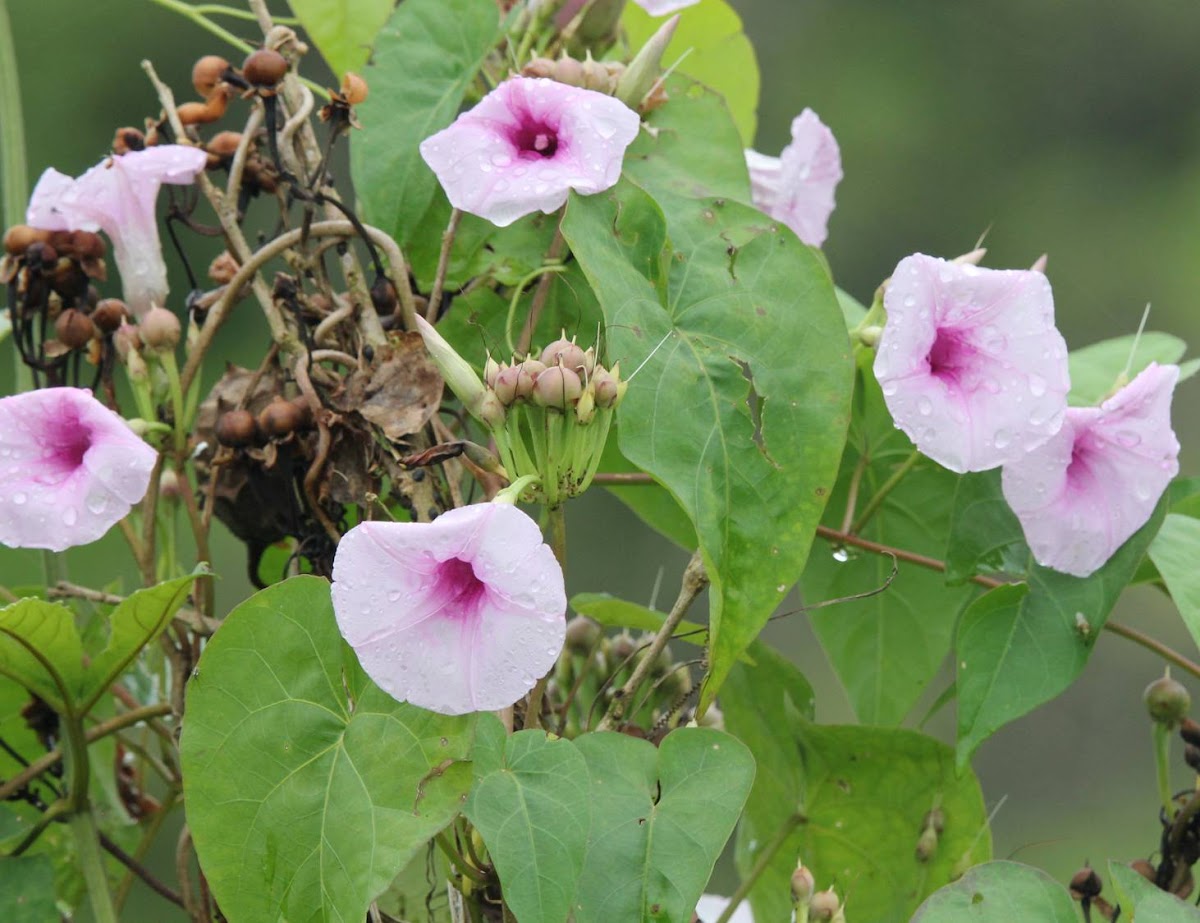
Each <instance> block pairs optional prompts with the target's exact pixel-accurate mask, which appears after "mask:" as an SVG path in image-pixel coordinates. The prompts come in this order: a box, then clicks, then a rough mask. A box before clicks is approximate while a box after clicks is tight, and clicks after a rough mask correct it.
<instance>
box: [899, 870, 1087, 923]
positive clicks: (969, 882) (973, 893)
mask: <svg viewBox="0 0 1200 923" xmlns="http://www.w3.org/2000/svg"><path fill="white" fill-rule="evenodd" d="M1016 920H1029V921H1031V923H1032V921H1034V920H1036V921H1037V923H1079V916H1078V914H1076V912H1075V906H1074V904H1073V902H1072V901H1071V896H1070V895H1069V894H1067V889H1066V888H1064V887H1063V886H1062V885H1060V884H1059V883H1058V882H1056V881H1055V880H1054V879H1053V878H1051V877H1050V876H1049V875H1047V874H1046V873H1045V872H1043V871H1042V870H1041V869H1035V868H1032V867H1031V866H1028V865H1021V864H1020V863H1019V862H988V863H987V864H985V865H980V866H978V867H976V868H973V869H970V870H969V871H968V872H967V874H965V875H963V877H962V878H960V879H959V880H958V881H956V882H954V883H953V884H949V885H946V886H945V887H944V888H942V889H941V890H940V891H938V892H936V893H935V894H933V895H931V896H930V898H929V900H927V901H925V903H923V904H922V905H921V906H920V907H919V908H918V909H917V913H916V916H914V917H913V918H912V923H1014V921H1016Z"/></svg>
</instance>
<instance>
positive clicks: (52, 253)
mask: <svg viewBox="0 0 1200 923" xmlns="http://www.w3.org/2000/svg"><path fill="white" fill-rule="evenodd" d="M25 262H26V263H27V264H29V265H30V266H36V267H38V268H45V269H47V270H52V269H53V268H54V264H55V263H57V262H58V251H57V250H55V249H54V247H52V246H51V245H50V244H48V243H43V242H42V241H40V240H35V241H34V242H33V243H31V244H30V245H29V246H28V247H26V248H25Z"/></svg>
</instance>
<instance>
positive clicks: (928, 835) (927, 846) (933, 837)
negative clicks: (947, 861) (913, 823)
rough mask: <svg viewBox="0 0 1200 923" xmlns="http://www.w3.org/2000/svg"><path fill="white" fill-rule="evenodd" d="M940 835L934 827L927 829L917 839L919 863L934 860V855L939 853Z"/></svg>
mask: <svg viewBox="0 0 1200 923" xmlns="http://www.w3.org/2000/svg"><path fill="white" fill-rule="evenodd" d="M937 846H938V834H937V831H936V830H934V829H933V828H932V827H926V828H925V829H924V830H922V831H921V835H920V836H919V837H917V850H916V855H917V861H918V862H928V861H929V860H930V859H932V858H933V854H934V853H936V852H937Z"/></svg>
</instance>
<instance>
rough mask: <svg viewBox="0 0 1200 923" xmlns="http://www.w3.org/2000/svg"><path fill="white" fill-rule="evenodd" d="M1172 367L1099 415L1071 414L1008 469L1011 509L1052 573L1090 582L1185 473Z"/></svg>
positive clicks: (1155, 369)
mask: <svg viewBox="0 0 1200 923" xmlns="http://www.w3.org/2000/svg"><path fill="white" fill-rule="evenodd" d="M1178 380H1179V369H1178V368H1177V367H1176V366H1173V365H1157V364H1153V363H1152V364H1151V365H1150V366H1149V367H1147V368H1146V369H1145V370H1144V371H1143V372H1142V373H1141V374H1140V375H1138V376H1137V378H1135V379H1134V380H1133V381H1131V382H1130V383H1129V384H1127V385H1126V386H1125V387H1123V388H1122V389H1121V390H1120V391H1118V392H1117V393H1116V394H1114V395H1113V396H1112V397H1110V398H1108V400H1106V401H1104V402H1103V403H1102V404H1100V406H1099V407H1071V408H1069V409H1068V410H1067V414H1066V421H1065V423H1064V424H1063V427H1062V429H1061V430H1059V432H1058V434H1057V435H1055V436H1054V437H1053V438H1051V439H1050V441H1049V442H1047V443H1045V444H1044V445H1043V446H1041V447H1040V448H1038V449H1036V450H1034V451H1033V452H1030V453H1029V454H1028V455H1026V456H1025V457H1024V458H1021V459H1019V460H1018V461H1015V462H1012V463H1010V464H1007V465H1005V466H1004V471H1003V474H1002V485H1003V489H1004V497H1005V499H1006V500H1007V501H1008V505H1009V506H1010V507H1012V509H1013V512H1015V513H1016V514H1017V518H1018V519H1019V520H1020V521H1021V528H1022V529H1023V530H1024V532H1025V540H1026V541H1027V542H1028V544H1029V548H1030V550H1031V551H1032V552H1033V556H1034V558H1035V559H1036V560H1037V562H1038V563H1039V564H1041V565H1043V566H1045V567H1051V568H1053V569H1054V570H1057V571H1062V572H1063V573H1066V574H1072V575H1074V576H1076V577H1086V576H1088V575H1089V574H1092V573H1094V572H1095V571H1096V570H1098V569H1099V568H1100V567H1102V566H1103V565H1104V563H1105V562H1106V561H1107V560H1108V559H1109V558H1111V557H1112V556H1113V554H1114V553H1115V552H1116V550H1117V549H1118V548H1120V547H1121V545H1123V544H1124V543H1125V541H1126V540H1127V539H1128V538H1129V537H1130V536H1131V535H1133V533H1134V532H1136V531H1137V530H1138V529H1140V528H1141V527H1142V526H1143V525H1145V523H1146V521H1147V520H1148V519H1149V518H1150V514H1151V513H1153V512H1154V507H1155V505H1156V504H1157V503H1158V500H1159V498H1160V497H1161V496H1162V494H1163V491H1164V490H1166V489H1167V485H1168V484H1169V483H1170V482H1171V479H1172V478H1173V477H1175V475H1176V474H1178V473H1179V461H1178V458H1179V440H1177V439H1176V438H1175V433H1174V431H1173V430H1172V429H1171V396H1172V393H1173V392H1174V389H1175V384H1176V382H1177V381H1178Z"/></svg>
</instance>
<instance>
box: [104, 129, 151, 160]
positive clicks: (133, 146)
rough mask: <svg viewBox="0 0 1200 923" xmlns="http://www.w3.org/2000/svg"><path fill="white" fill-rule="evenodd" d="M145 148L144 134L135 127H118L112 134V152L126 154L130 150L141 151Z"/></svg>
mask: <svg viewBox="0 0 1200 923" xmlns="http://www.w3.org/2000/svg"><path fill="white" fill-rule="evenodd" d="M145 148H146V136H145V135H144V134H143V133H142V132H141V131H140V130H139V129H137V128H132V127H129V126H126V127H124V128H118V129H117V130H116V132H115V133H114V134H113V140H112V151H113V153H114V154H128V153H129V152H130V151H141V150H145Z"/></svg>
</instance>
